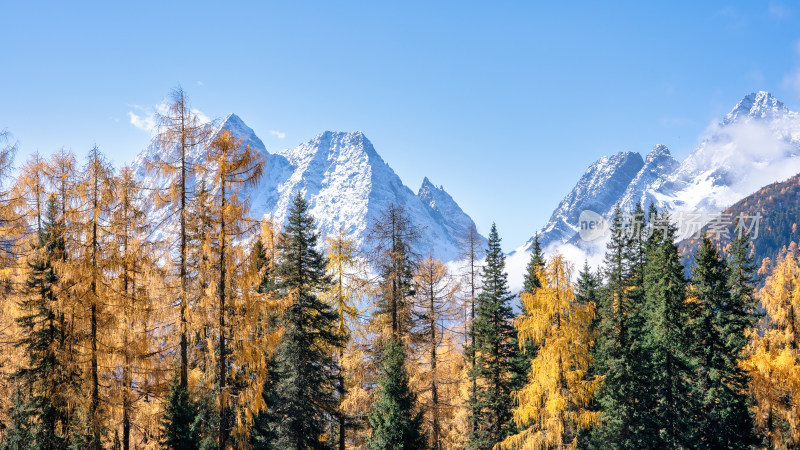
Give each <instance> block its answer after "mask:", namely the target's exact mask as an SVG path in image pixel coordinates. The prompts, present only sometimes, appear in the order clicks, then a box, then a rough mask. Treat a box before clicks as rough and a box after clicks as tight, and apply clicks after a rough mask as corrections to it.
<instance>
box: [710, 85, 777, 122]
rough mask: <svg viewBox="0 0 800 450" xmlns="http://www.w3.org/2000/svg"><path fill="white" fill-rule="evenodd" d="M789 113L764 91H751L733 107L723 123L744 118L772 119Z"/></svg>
mask: <svg viewBox="0 0 800 450" xmlns="http://www.w3.org/2000/svg"><path fill="white" fill-rule="evenodd" d="M788 113H789V109H788V108H787V107H786V105H784V104H783V103H782V102H781V101H780V100H778V99H777V98H775V97H774V96H773V95H772V94H770V93H769V92H766V91H758V92H753V93H751V94H747V95H745V97H744V98H743V99H742V100H741V101H740V102H739V103H738V104H736V106H734V107H733V109H732V110H731V112H729V113H728V114H727V115H726V116H725V118H724V119H722V124H723V125H728V124H730V123H733V122H736V121H738V120H746V118H755V119H772V118H775V117H780V116H784V115H786V114H788Z"/></svg>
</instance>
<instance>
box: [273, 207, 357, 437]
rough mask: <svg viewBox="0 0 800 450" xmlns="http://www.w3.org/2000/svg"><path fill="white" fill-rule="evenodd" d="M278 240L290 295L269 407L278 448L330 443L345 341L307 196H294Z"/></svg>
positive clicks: (281, 275)
mask: <svg viewBox="0 0 800 450" xmlns="http://www.w3.org/2000/svg"><path fill="white" fill-rule="evenodd" d="M287 222H288V223H287V226H286V229H285V232H284V233H283V235H282V236H281V239H280V241H279V244H278V249H279V251H280V255H281V258H280V261H279V263H278V265H277V267H276V270H277V279H278V289H279V290H280V291H281V293H282V294H284V295H286V296H288V297H289V298H290V299H291V303H290V304H289V306H288V307H287V308H286V311H285V313H284V316H283V319H282V323H283V325H284V327H285V333H284V335H283V340H282V342H281V344H280V346H279V347H278V350H277V354H276V356H275V360H274V373H273V379H274V381H273V383H274V385H273V387H272V388H271V389H270V393H271V397H270V398H269V401H268V402H267V408H268V409H270V410H272V415H273V416H274V417H275V418H277V421H276V422H274V423H272V424H270V428H271V432H273V433H274V434H275V436H276V439H275V442H274V446H275V447H276V448H280V449H296V450H305V449H307V448H326V447H327V444H326V443H324V442H321V441H320V436H322V435H323V434H324V433H325V432H326V430H327V428H328V427H327V423H326V421H327V420H329V419H330V417H331V416H332V415H333V414H335V412H336V408H337V401H338V398H337V395H336V389H337V384H338V383H337V381H338V378H337V375H338V372H339V369H338V365H337V363H336V360H335V358H334V357H333V354H332V352H333V351H335V349H336V348H338V347H341V346H342V345H343V339H342V337H341V336H340V335H339V334H338V333H337V316H336V314H335V313H334V312H333V311H332V310H331V308H330V307H329V305H328V304H327V303H325V302H323V301H322V300H321V299H320V298H319V294H320V293H321V292H322V291H324V290H325V289H328V288H329V287H330V283H331V281H330V279H329V277H328V276H327V275H326V273H325V270H326V263H327V261H326V258H325V257H324V255H322V254H321V253H320V252H319V251H318V250H317V249H316V246H317V239H318V235H317V232H316V230H315V225H314V218H313V217H312V216H311V215H310V214H309V212H308V204H307V203H306V201H305V200H304V199H303V196H302V195H301V194H300V193H298V194H297V196H295V198H294V200H293V203H292V207H291V209H290V211H289V217H288V219H287Z"/></svg>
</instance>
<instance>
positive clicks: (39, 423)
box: [12, 196, 77, 449]
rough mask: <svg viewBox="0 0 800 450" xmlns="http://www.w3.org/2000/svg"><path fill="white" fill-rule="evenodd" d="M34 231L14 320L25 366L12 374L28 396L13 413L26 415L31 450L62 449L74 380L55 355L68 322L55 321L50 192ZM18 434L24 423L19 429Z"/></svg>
mask: <svg viewBox="0 0 800 450" xmlns="http://www.w3.org/2000/svg"><path fill="white" fill-rule="evenodd" d="M41 223H42V226H41V228H39V230H38V242H37V244H36V247H35V248H34V253H33V259H32V261H31V262H29V264H28V267H29V270H30V275H29V278H28V281H27V283H26V287H27V291H28V292H27V293H28V295H29V296H27V297H26V298H24V299H23V300H22V301H21V302H20V310H21V311H24V313H23V315H21V316H20V317H18V318H17V323H18V324H19V326H20V328H21V330H22V336H21V338H20V339H19V341H17V342H16V346H17V347H21V348H23V350H24V353H25V355H27V359H28V364H27V365H26V366H24V367H22V368H20V369H19V370H17V372H16V373H14V374H13V378H15V379H16V380H18V382H19V383H20V392H19V393H18V394H17V395H18V397H19V395H21V392H25V393H26V398H25V399H24V400H23V399H22V398H21V397H20V398H17V401H16V403H15V408H20V410H19V411H16V412H13V413H12V415H14V416H15V417H17V418H18V420H17V422H18V423H19V424H23V423H24V422H25V417H26V416H27V417H30V420H31V421H30V429H29V433H30V436H31V438H32V441H31V442H28V445H29V448H37V449H60V448H66V446H67V445H68V443H69V441H68V438H69V437H68V435H67V430H68V429H69V426H70V424H69V423H64V421H63V418H64V416H65V414H63V410H64V409H66V408H68V407H69V403H70V402H71V401H72V397H70V395H71V394H72V393H74V392H75V391H76V390H77V386H76V385H75V384H76V383H77V380H76V379H75V377H73V376H71V375H72V373H71V371H70V369H69V367H68V366H66V365H65V364H64V362H63V360H62V356H63V355H61V354H60V353H59V344H60V342H61V337H62V336H63V335H65V334H67V333H68V327H69V324H68V323H66V322H64V321H62V320H59V318H60V314H59V310H58V302H57V298H56V294H55V291H54V290H55V288H56V286H57V282H58V275H57V274H56V272H55V269H54V268H53V263H54V262H55V261H57V260H59V259H60V258H61V254H62V252H63V251H64V237H63V236H62V235H60V234H58V232H59V230H60V227H59V225H58V210H57V207H56V203H55V199H54V197H53V196H50V198H49V200H48V202H47V212H46V215H45V218H44V221H42V222H41ZM18 431H19V432H20V433H22V432H25V427H24V426H20V427H18Z"/></svg>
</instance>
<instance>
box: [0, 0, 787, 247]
mask: <svg viewBox="0 0 800 450" xmlns="http://www.w3.org/2000/svg"><path fill="white" fill-rule="evenodd" d="M80 3H81V4H80V6H75V5H68V4H67V2H53V3H42V2H12V3H8V4H5V5H4V6H3V18H2V19H0V42H3V43H4V44H3V45H2V47H1V48H2V52H0V61H2V69H0V129H7V130H8V131H10V132H11V133H12V134H13V135H14V138H15V139H16V140H17V141H18V142H19V144H20V154H19V159H20V160H21V159H23V158H25V157H26V156H27V155H28V154H30V153H31V152H33V151H36V150H38V151H40V152H42V153H45V154H47V153H51V152H53V151H55V150H57V149H59V148H62V147H64V148H68V149H72V150H73V151H75V152H76V153H78V154H79V155H84V154H85V152H86V151H87V150H88V149H89V148H90V147H91V146H92V144H94V143H96V144H97V145H98V146H99V147H100V149H101V150H102V151H104V152H105V153H106V154H107V155H108V156H109V157H110V158H111V159H113V160H114V161H115V162H116V163H117V164H118V165H120V164H122V163H125V162H130V161H131V160H132V159H133V158H134V156H135V155H136V153H138V151H140V150H141V149H142V148H144V147H145V146H146V145H147V143H148V140H149V134H148V132H146V131H144V130H142V129H140V128H137V127H136V126H134V124H132V120H131V119H132V118H133V117H134V116H135V117H139V118H140V119H143V118H144V117H146V116H147V114H149V112H151V111H152V108H153V107H154V106H155V105H157V104H158V103H160V102H161V101H162V100H163V99H164V97H165V96H166V94H167V93H168V92H169V90H170V88H172V87H174V86H176V85H178V84H180V85H182V86H183V87H184V89H185V90H186V91H187V92H188V94H189V96H190V98H191V101H192V104H193V106H194V107H195V108H197V109H199V110H201V111H202V112H203V113H205V114H206V115H208V116H210V117H212V118H218V117H224V116H225V115H227V114H228V113H230V112H235V113H237V114H238V115H239V116H241V117H242V118H243V120H244V121H245V122H247V123H248V124H249V125H250V126H251V127H252V128H253V129H254V130H255V131H256V133H258V134H259V136H260V137H261V138H262V140H264V142H265V144H266V145H267V148H268V150H270V151H276V150H280V149H283V148H287V147H293V146H295V145H297V144H299V143H301V142H304V141H306V140H308V139H310V138H312V137H313V136H314V135H316V134H318V133H320V132H322V131H324V130H345V131H350V130H361V131H363V132H364V133H365V134H366V136H367V137H368V138H369V139H370V140H371V141H372V142H373V144H374V145H375V147H376V149H377V150H378V152H379V153H380V154H381V155H382V156H383V158H384V159H385V160H386V161H387V162H388V163H389V165H390V166H392V168H394V170H395V171H396V172H397V173H398V174H399V175H400V177H401V178H402V179H403V180H404V181H405V182H406V184H408V185H409V187H411V189H412V190H415V191H416V190H417V189H418V187H419V184H420V183H421V181H422V178H423V177H424V176H428V177H429V178H430V179H431V181H432V182H433V183H435V184H437V185H438V184H442V185H444V187H445V189H446V190H447V191H448V192H449V193H450V194H451V195H452V196H453V197H454V198H455V199H456V201H458V202H459V203H460V205H461V206H462V208H463V209H464V210H465V211H466V212H467V213H468V214H470V215H471V216H472V217H473V218H474V219H475V221H476V222H477V224H478V228H479V230H480V231H481V232H483V233H486V232H488V229H489V227H490V225H491V223H492V221H495V222H497V225H498V229H499V231H500V234H501V237H503V239H504V248H506V249H507V250H511V249H513V248H514V247H517V246H518V245H520V244H522V243H523V242H524V241H525V240H526V239H527V238H529V237H530V236H531V235H532V234H533V232H534V231H535V230H536V229H538V228H539V227H541V226H542V225H543V224H544V223H545V221H546V220H547V218H548V217H549V215H550V213H551V212H552V210H553V209H554V208H555V206H556V205H557V204H558V201H559V200H560V199H561V197H563V196H564V194H566V193H567V192H568V191H569V189H571V187H572V186H573V185H574V183H575V181H577V179H578V177H579V176H580V175H581V174H582V173H583V171H584V170H585V168H586V167H587V166H588V165H589V164H590V163H591V162H593V161H594V160H596V159H597V158H599V157H600V156H603V155H607V154H611V153H615V152H618V151H623V150H626V151H638V152H641V153H643V155H644V154H646V152H647V151H649V149H650V148H652V147H653V146H654V145H656V144H659V143H663V144H666V145H667V146H669V147H670V149H671V150H672V152H673V154H675V155H676V156H678V157H683V156H685V155H686V154H688V153H689V152H690V151H691V149H692V148H693V147H694V146H695V145H696V144H697V141H698V137H699V136H701V135H702V134H703V132H704V130H705V129H706V128H707V127H708V126H709V124H711V123H712V122H713V121H714V120H716V119H718V118H720V117H722V116H723V115H724V114H725V113H726V112H727V111H728V110H730V109H731V108H732V107H733V106H734V105H735V104H736V103H737V102H738V101H739V100H740V99H741V98H742V97H743V96H744V95H745V94H747V93H749V92H752V91H757V90H768V91H770V92H772V93H774V94H775V95H776V96H777V97H778V98H779V99H781V100H782V101H783V102H785V103H786V104H787V105H788V106H789V107H790V108H791V109H795V110H798V109H800V6H796V4H793V3H789V2H785V3H778V2H758V1H755V2H754V1H748V2H744V1H743V2H734V3H722V2H696V1H694V2H677V1H673V2H642V1H636V2H547V3H544V2H519V3H516V2H485V3H478V2H447V3H445V2H395V1H387V2H319V3H314V2H307V3H304V4H303V6H302V7H301V6H299V3H300V2H280V3H272V2H263V3H262V2H258V3H256V2H253V3H239V2H213V3H212V2H207V3H206V2H192V3H178V2H163V3H164V4H162V2H146V1H143V2H80ZM432 3H436V4H432ZM612 5H613V6H612Z"/></svg>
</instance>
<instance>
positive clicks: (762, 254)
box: [679, 174, 800, 267]
mask: <svg viewBox="0 0 800 450" xmlns="http://www.w3.org/2000/svg"><path fill="white" fill-rule="evenodd" d="M720 214H721V217H724V218H725V221H726V222H727V221H730V222H732V224H731V225H730V226H729V227H727V228H726V229H727V231H728V233H727V235H726V234H725V233H722V234H720V236H719V237H720V241H721V242H720V243H721V245H722V246H723V247H724V246H726V245H727V244H728V243H730V238H732V237H735V236H736V227H735V225H736V224H735V221H736V218H737V217H740V216H742V217H744V219H745V222H744V224H745V226H746V227H748V228H750V234H749V235H750V236H751V237H752V242H753V258H754V260H755V261H756V264H759V265H760V263H761V261H762V260H763V259H764V258H771V259H772V260H773V261H774V260H775V258H776V257H777V255H778V253H779V252H780V250H781V249H782V248H783V247H786V246H788V245H789V244H790V243H792V242H800V229H798V227H799V226H800V224H798V222H800V174H798V175H795V176H793V177H791V178H789V179H788V180H786V181H781V182H778V183H772V184H770V185H768V186H765V187H763V188H761V189H759V190H758V191H757V192H755V193H753V194H751V195H748V196H747V197H745V198H743V199H741V200H739V201H738V202H736V203H734V204H733V205H732V206H730V207H729V208H725V210H723V211H722V212H721V213H720ZM756 217H759V218H760V221H759V222H758V224H757V225H756V223H755V221H756ZM751 227H752V228H751ZM702 232H703V233H706V232H709V228H708V227H704V228H703V230H702ZM712 234H713V235H714V236H716V233H715V232H714V233H712ZM699 245H700V242H699V239H697V238H696V237H695V236H692V237H690V238H688V239H685V240H683V241H681V243H680V245H679V248H680V251H681V255H682V256H683V258H684V263H685V264H687V267H688V264H690V263H691V261H692V256H693V255H694V254H695V253H696V252H697V249H698V247H699Z"/></svg>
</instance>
